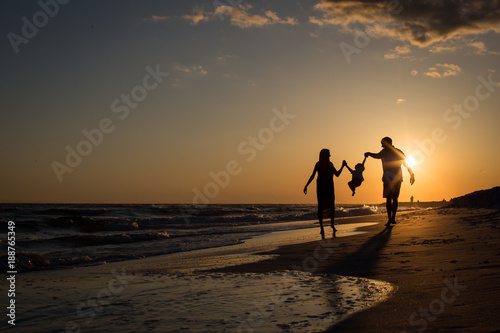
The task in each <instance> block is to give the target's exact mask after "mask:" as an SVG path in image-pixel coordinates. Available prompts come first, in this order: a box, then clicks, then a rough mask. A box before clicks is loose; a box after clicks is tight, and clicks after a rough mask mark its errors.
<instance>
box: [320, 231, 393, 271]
mask: <svg viewBox="0 0 500 333" xmlns="http://www.w3.org/2000/svg"><path fill="white" fill-rule="evenodd" d="M391 232H392V226H389V227H386V228H385V229H384V230H382V231H381V232H379V233H378V234H376V235H375V236H373V237H372V238H370V239H369V240H368V241H367V242H366V243H364V244H363V245H362V246H361V247H360V248H359V249H358V250H357V251H356V252H353V253H351V254H348V255H347V256H346V257H345V258H344V259H342V260H340V261H338V262H336V263H335V264H333V265H332V266H330V267H329V269H328V271H329V273H333V274H340V275H351V276H353V275H354V276H360V277H370V276H371V275H372V271H373V269H374V267H375V266H376V265H377V262H378V261H379V260H380V252H381V251H382V249H383V248H384V247H385V246H386V244H387V242H388V241H389V239H390V237H391Z"/></svg>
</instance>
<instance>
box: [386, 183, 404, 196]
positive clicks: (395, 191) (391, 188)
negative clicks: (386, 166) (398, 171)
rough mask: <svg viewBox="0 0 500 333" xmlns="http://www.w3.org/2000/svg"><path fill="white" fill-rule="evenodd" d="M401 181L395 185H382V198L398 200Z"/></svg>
mask: <svg viewBox="0 0 500 333" xmlns="http://www.w3.org/2000/svg"><path fill="white" fill-rule="evenodd" d="M402 182H403V181H402V180H400V181H397V182H395V183H389V184H386V183H384V193H383V197H384V198H391V199H397V198H399V191H400V190H401V183H402Z"/></svg>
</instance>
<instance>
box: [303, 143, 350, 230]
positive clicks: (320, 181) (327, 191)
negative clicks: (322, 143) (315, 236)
mask: <svg viewBox="0 0 500 333" xmlns="http://www.w3.org/2000/svg"><path fill="white" fill-rule="evenodd" d="M345 165H346V161H345V160H344V161H343V162H342V167H341V168H340V170H338V171H337V169H335V167H334V166H333V163H332V162H330V150H328V149H322V150H321V151H320V152H319V161H318V162H316V164H315V165H314V170H313V173H312V175H311V177H309V180H308V181H307V184H306V186H304V194H307V186H308V185H309V184H310V183H311V182H312V181H313V179H314V176H315V175H316V172H317V173H318V178H317V179H316V194H317V196H318V219H319V225H320V227H321V231H320V234H321V238H323V239H325V230H324V229H323V209H324V208H329V209H330V219H331V221H332V222H331V227H332V229H333V236H335V233H336V232H337V229H335V225H334V222H333V221H334V219H335V191H334V188H333V175H335V176H337V177H338V176H340V174H341V173H342V169H344V166H345Z"/></svg>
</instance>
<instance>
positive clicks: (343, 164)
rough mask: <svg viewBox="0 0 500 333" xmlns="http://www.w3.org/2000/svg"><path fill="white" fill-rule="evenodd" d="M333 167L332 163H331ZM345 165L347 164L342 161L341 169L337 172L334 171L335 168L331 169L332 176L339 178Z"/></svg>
mask: <svg viewBox="0 0 500 333" xmlns="http://www.w3.org/2000/svg"><path fill="white" fill-rule="evenodd" d="M332 165H333V163H332ZM346 165H347V162H346V161H345V160H343V161H342V167H341V168H340V170H338V171H337V169H335V167H333V174H334V175H335V176H336V177H338V176H340V174H341V173H342V169H344V167H345V166H346Z"/></svg>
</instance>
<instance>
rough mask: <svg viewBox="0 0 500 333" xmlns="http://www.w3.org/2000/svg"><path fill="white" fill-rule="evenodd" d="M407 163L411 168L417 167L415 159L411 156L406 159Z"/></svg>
mask: <svg viewBox="0 0 500 333" xmlns="http://www.w3.org/2000/svg"><path fill="white" fill-rule="evenodd" d="M406 163H408V165H409V166H411V167H412V168H414V167H415V159H414V158H413V157H411V156H409V157H407V158H406Z"/></svg>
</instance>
